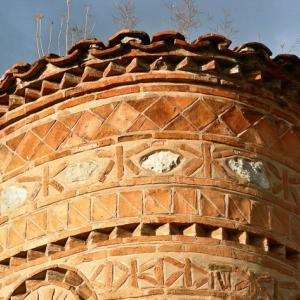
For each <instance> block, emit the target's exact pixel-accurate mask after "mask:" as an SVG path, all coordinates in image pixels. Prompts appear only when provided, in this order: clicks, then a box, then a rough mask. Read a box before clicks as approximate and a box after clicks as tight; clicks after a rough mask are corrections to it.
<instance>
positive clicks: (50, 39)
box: [47, 21, 54, 53]
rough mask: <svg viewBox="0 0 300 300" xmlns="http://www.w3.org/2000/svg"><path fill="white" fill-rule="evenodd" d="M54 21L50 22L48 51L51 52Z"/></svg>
mask: <svg viewBox="0 0 300 300" xmlns="http://www.w3.org/2000/svg"><path fill="white" fill-rule="evenodd" d="M53 24H54V23H53V21H51V22H50V24H49V41H48V48H47V53H50V48H51V43H52V30H53Z"/></svg>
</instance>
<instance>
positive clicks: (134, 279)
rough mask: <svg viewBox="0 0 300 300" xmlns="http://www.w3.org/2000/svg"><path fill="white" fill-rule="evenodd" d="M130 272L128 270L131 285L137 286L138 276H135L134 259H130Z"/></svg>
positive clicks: (135, 265) (135, 263) (135, 266)
mask: <svg viewBox="0 0 300 300" xmlns="http://www.w3.org/2000/svg"><path fill="white" fill-rule="evenodd" d="M130 267H131V272H130V275H131V279H130V281H131V286H132V287H135V288H138V278H137V262H136V260H133V261H131V266H130Z"/></svg>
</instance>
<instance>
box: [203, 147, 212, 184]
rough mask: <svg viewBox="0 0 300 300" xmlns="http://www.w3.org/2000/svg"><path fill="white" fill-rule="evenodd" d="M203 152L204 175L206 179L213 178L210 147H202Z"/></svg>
mask: <svg viewBox="0 0 300 300" xmlns="http://www.w3.org/2000/svg"><path fill="white" fill-rule="evenodd" d="M202 152H203V175H204V177H205V178H211V153H210V145H209V144H206V143H205V144H203V145H202Z"/></svg>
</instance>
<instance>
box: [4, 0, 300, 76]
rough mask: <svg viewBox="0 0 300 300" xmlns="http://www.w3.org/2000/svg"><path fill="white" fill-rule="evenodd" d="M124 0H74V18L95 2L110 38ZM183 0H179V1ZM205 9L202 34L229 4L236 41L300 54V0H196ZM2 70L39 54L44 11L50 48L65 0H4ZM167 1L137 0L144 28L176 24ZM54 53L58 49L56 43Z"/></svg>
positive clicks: (100, 33) (101, 35) (99, 31)
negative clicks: (299, 41)
mask: <svg viewBox="0 0 300 300" xmlns="http://www.w3.org/2000/svg"><path fill="white" fill-rule="evenodd" d="M118 1H119V0H72V3H71V16H72V19H71V23H72V24H78V25H81V24H82V23H83V15H84V13H83V12H84V7H85V6H86V5H89V6H90V7H91V13H92V16H91V20H93V22H95V29H94V34H93V36H94V37H96V38H98V39H101V40H103V41H104V42H106V40H107V38H108V37H109V36H111V35H112V34H114V33H115V32H116V31H117V29H116V26H115V24H114V22H113V18H112V15H113V14H114V13H115V10H114V3H116V2H118ZM176 1H177V2H179V1H180V0H175V2H176ZM195 2H196V3H197V4H198V5H199V7H200V9H201V10H202V11H203V15H202V26H201V27H200V28H199V29H198V30H197V31H195V32H193V33H192V38H196V37H197V35H200V34H203V33H208V32H211V28H212V27H213V26H214V25H213V24H212V23H211V22H208V19H207V17H206V16H207V15H211V16H213V20H214V21H215V22H218V20H219V19H220V18H222V17H223V11H224V9H225V10H226V11H227V12H229V13H230V15H231V18H232V21H233V24H234V27H235V28H236V29H237V30H238V32H237V33H236V34H235V36H234V38H233V39H232V40H233V45H232V46H235V45H239V44H241V43H245V42H249V41H260V42H263V43H264V44H266V45H267V46H268V47H269V48H271V50H272V52H273V54H274V55H276V54H278V53H279V52H282V51H281V47H280V45H281V44H285V49H284V52H288V51H289V50H290V48H291V47H292V52H293V53H295V54H298V55H300V45H295V41H296V40H297V38H299V37H300V18H299V16H300V0H195ZM0 3H1V8H0V28H1V30H0V40H1V47H0V74H2V73H3V72H4V71H5V70H6V69H8V68H9V67H10V66H11V65H13V64H14V63H16V62H29V63H31V62H33V61H34V60H36V59H37V53H36V48H35V40H34V36H35V24H34V16H35V15H37V14H40V13H42V14H43V15H44V19H43V23H42V32H43V38H44V46H45V48H47V46H46V44H47V36H48V28H49V23H50V22H51V21H53V22H54V27H53V28H54V29H53V30H54V31H53V37H54V40H56V37H57V34H58V29H59V23H60V20H61V17H62V16H63V15H64V14H65V11H66V8H65V0H0ZM163 3H164V0H135V5H136V14H137V16H138V18H139V20H140V22H139V25H138V29H140V30H143V31H146V32H148V33H149V34H152V33H154V32H157V31H162V30H166V29H172V28H173V25H172V23H171V22H170V18H169V15H168V11H167V9H166V8H165V5H164V4H163ZM51 50H52V51H50V52H57V49H55V47H53V49H51Z"/></svg>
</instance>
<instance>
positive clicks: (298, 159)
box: [0, 30, 300, 300]
mask: <svg viewBox="0 0 300 300" xmlns="http://www.w3.org/2000/svg"><path fill="white" fill-rule="evenodd" d="M229 45H230V41H229V40H227V39H226V38H225V37H223V36H220V35H204V36H200V37H199V38H198V39H197V40H196V41H194V42H192V43H188V42H186V41H185V39H184V37H183V36H182V35H181V34H179V33H176V32H171V31H170V32H161V33H157V34H154V36H153V37H152V40H151V41H150V38H149V36H148V35H147V34H146V33H144V32H138V31H129V30H123V31H121V32H118V33H117V34H116V35H114V36H113V37H112V38H110V39H109V41H108V44H107V45H105V44H104V43H102V42H101V41H98V40H84V41H80V42H79V43H77V44H75V45H74V46H73V47H72V48H71V49H70V50H69V53H68V55H67V56H64V57H59V56H56V55H47V56H45V57H43V58H41V59H40V60H38V61H37V62H35V63H34V64H32V65H29V64H19V65H15V66H13V67H12V68H11V69H9V70H8V71H7V72H6V73H5V74H4V75H3V76H2V78H1V81H0V100H1V105H0V114H1V117H0V136H1V140H0V158H1V160H0V179H1V186H0V189H1V191H0V299H1V300H8V299H11V300H21V299H22V300H25V299H26V300H42V299H52V300H56V299H57V300H58V299H65V300H66V299H67V300H72V299H88V300H97V299H98V300H100V299H174V300H175V299H176V300H177V299H178V300H179V299H203V300H211V299H213V300H221V299H225V300H256V299H261V300H271V299H274V300H299V299H300V277H299V266H300V264H299V252H300V230H299V228H300V127H299V124H300V119H299V113H300V107H299V95H300V82H299V72H300V71H299V70H300V60H299V59H298V58H297V57H296V56H293V55H279V56H277V57H275V58H274V59H271V58H270V56H271V52H270V50H269V49H268V48H267V47H266V46H264V45H262V44H259V43H248V44H245V45H242V46H240V47H237V48H235V49H230V48H229Z"/></svg>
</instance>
